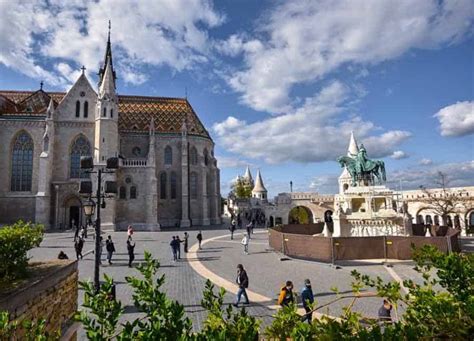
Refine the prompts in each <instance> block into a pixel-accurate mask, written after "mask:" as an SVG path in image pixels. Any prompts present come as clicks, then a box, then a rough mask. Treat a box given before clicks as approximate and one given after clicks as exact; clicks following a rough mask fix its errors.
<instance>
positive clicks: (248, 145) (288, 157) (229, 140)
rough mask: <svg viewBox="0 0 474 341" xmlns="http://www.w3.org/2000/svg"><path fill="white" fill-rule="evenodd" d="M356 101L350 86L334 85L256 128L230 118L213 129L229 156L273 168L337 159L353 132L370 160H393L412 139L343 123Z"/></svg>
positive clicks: (360, 122) (357, 123)
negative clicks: (293, 162)
mask: <svg viewBox="0 0 474 341" xmlns="http://www.w3.org/2000/svg"><path fill="white" fill-rule="evenodd" d="M353 101H354V96H353V95H352V96H351V95H350V87H348V86H347V85H345V84H343V83H341V82H339V81H333V82H331V83H329V85H327V86H326V87H324V88H323V89H322V90H321V91H320V92H319V93H316V94H314V96H312V97H310V98H307V99H306V100H305V102H304V103H303V104H302V105H301V107H299V108H298V109H294V110H292V111H291V112H289V113H287V114H284V115H280V116H276V117H269V118H265V119H263V120H261V121H257V122H254V123H247V122H246V121H242V120H238V119H237V118H235V117H232V116H230V117H228V118H227V119H226V120H225V121H223V122H220V123H216V124H214V126H213V130H214V132H215V133H216V134H217V138H218V141H219V143H220V145H222V146H223V147H224V148H226V149H227V150H229V151H230V152H233V153H235V154H239V155H243V156H244V157H248V158H254V159H263V160H264V161H265V162H267V163H272V164H274V163H282V162H286V161H297V162H303V163H306V162H318V161H327V160H335V159H336V158H337V156H338V155H342V154H345V152H346V148H347V145H348V142H349V135H350V132H351V131H354V132H355V134H356V136H357V138H358V140H359V142H363V143H364V144H365V146H366V147H367V150H368V153H369V156H370V157H383V156H389V155H391V154H392V153H393V151H394V149H395V147H397V146H398V145H399V144H401V143H402V142H404V141H405V140H407V139H408V138H409V137H410V136H411V134H410V133H409V132H407V131H398V130H395V131H387V132H384V133H381V134H380V133H379V134H378V135H377V134H375V133H376V132H377V131H380V128H379V127H376V126H375V125H374V124H373V123H372V122H370V121H364V120H362V119H361V118H360V117H359V116H352V117H351V118H348V119H347V118H345V117H342V118H341V115H342V113H344V112H345V111H347V110H349V109H350V104H349V103H351V102H353Z"/></svg>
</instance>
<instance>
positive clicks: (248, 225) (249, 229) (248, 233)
mask: <svg viewBox="0 0 474 341" xmlns="http://www.w3.org/2000/svg"><path fill="white" fill-rule="evenodd" d="M245 228H246V229H247V235H248V236H249V238H250V232H251V230H252V222H251V221H249V223H248V224H247V225H246V226H245Z"/></svg>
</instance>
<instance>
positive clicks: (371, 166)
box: [337, 144, 387, 186]
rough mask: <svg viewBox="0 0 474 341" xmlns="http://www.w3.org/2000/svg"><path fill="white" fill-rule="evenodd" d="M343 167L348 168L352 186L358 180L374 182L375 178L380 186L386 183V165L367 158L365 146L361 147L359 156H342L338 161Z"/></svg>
mask: <svg viewBox="0 0 474 341" xmlns="http://www.w3.org/2000/svg"><path fill="white" fill-rule="evenodd" d="M337 161H338V162H339V164H340V165H341V167H346V169H347V171H348V172H349V174H350V175H351V178H352V186H355V185H356V183H357V181H358V180H367V181H369V182H371V181H373V177H376V178H377V179H378V182H379V184H382V181H386V180H387V179H386V176H385V163H384V162H383V161H381V160H370V159H369V158H367V151H366V149H365V147H364V145H363V144H361V145H360V147H359V151H358V153H357V155H353V154H351V156H341V157H339V158H338V159H337Z"/></svg>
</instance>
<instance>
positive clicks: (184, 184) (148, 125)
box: [0, 32, 221, 230]
mask: <svg viewBox="0 0 474 341" xmlns="http://www.w3.org/2000/svg"><path fill="white" fill-rule="evenodd" d="M81 156H92V157H93V159H94V167H105V163H106V160H107V159H108V158H110V157H119V160H120V167H119V169H117V171H116V172H115V173H114V174H107V178H106V180H112V181H116V182H117V189H118V190H117V194H116V195H113V196H111V197H110V198H107V199H105V208H103V209H102V226H103V227H104V228H109V229H116V230H122V229H126V227H127V226H128V225H129V224H131V225H133V226H134V227H135V228H136V229H144V230H157V229H159V228H160V227H166V226H172V227H182V228H184V227H189V226H195V225H212V224H220V223H221V196H220V179H219V168H218V167H217V160H216V158H215V157H214V142H213V140H212V138H211V137H210V135H209V133H208V131H207V130H206V128H205V127H204V125H203V124H202V122H201V121H200V120H199V117H198V116H197V114H196V112H195V111H194V110H193V108H192V106H191V104H190V103H189V102H188V100H187V99H186V98H167V97H148V96H131V95H121V94H120V95H119V94H118V93H117V89H116V73H115V70H114V65H113V61H112V47H111V42H110V32H109V38H108V41H107V46H106V52H105V58H104V63H103V66H102V67H101V68H100V70H99V83H98V92H96V91H95V90H94V88H93V87H92V86H91V84H90V82H89V80H88V78H87V76H86V75H85V73H84V68H83V72H82V74H81V75H80V77H79V78H78V79H77V81H76V82H75V83H74V85H73V86H72V87H71V89H70V90H69V91H67V92H65V93H64V92H47V91H45V90H44V89H43V86H42V85H41V88H40V89H39V90H38V91H34V92H33V91H13V90H0V158H1V160H2V162H1V163H0V174H1V175H0V225H1V224H7V223H12V222H15V221H17V220H18V219H23V220H25V221H32V222H36V223H41V224H44V225H45V227H46V228H47V229H66V228H72V227H74V226H78V225H79V226H80V225H84V224H85V223H86V217H85V216H84V212H83V208H82V204H83V200H84V199H83V198H81V196H80V195H79V194H78V190H79V185H80V182H81V180H84V179H88V178H91V177H94V174H88V173H86V172H84V171H83V170H81V169H80V158H81ZM94 182H96V181H94V180H93V183H94Z"/></svg>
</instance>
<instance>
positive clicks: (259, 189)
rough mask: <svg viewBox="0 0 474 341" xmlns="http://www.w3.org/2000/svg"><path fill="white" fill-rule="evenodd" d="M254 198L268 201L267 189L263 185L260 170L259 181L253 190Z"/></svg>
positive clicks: (258, 173)
mask: <svg viewBox="0 0 474 341" xmlns="http://www.w3.org/2000/svg"><path fill="white" fill-rule="evenodd" d="M252 196H253V197H254V198H258V199H267V189H266V188H265V186H264V185H263V180H262V175H261V174H260V169H259V170H258V171H257V180H256V181H255V186H254V187H253V189H252Z"/></svg>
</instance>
